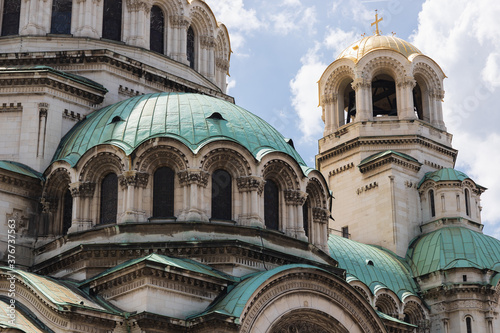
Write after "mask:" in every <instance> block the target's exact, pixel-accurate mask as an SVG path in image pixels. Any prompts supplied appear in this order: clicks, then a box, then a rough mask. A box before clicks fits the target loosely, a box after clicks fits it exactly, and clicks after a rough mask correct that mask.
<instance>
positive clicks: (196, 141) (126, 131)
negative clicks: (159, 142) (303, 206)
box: [53, 93, 307, 170]
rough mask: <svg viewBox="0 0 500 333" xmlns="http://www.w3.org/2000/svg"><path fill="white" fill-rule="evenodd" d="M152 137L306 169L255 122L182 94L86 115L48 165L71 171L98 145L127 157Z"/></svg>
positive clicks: (228, 106) (213, 101) (233, 109)
mask: <svg viewBox="0 0 500 333" xmlns="http://www.w3.org/2000/svg"><path fill="white" fill-rule="evenodd" d="M155 137H169V138H174V139H177V140H179V141H180V142H182V143H184V144H185V145H186V146H187V147H189V148H190V149H191V150H192V151H193V152H194V153H196V152H197V151H198V150H199V149H200V148H201V147H203V146H204V145H206V144H207V143H209V142H213V141H218V140H229V141H233V142H237V143H239V144H240V145H242V146H243V147H245V148H246V149H248V151H250V153H252V155H253V156H254V157H255V158H256V159H258V160H260V159H261V158H262V156H263V155H265V154H267V153H269V152H273V151H278V152H283V153H285V154H288V155H290V156H291V157H293V158H294V159H295V160H296V161H297V162H298V163H299V165H301V167H302V169H303V170H306V169H307V168H306V165H305V163H304V161H303V160H302V158H301V157H300V156H299V154H298V153H297V151H296V150H295V149H294V148H293V147H292V146H291V144H289V143H287V141H286V140H285V138H284V137H283V136H282V135H281V134H280V133H279V132H278V131H277V130H276V129H275V128H273V127H272V126H271V125H269V124H268V123H267V122H265V121H264V120H262V119H261V118H259V117H257V116H256V115H254V114H252V113H250V112H248V111H247V110H245V109H243V108H241V107H239V106H236V105H234V104H232V103H229V102H226V101H223V100H220V99H217V98H214V97H209V96H205V95H199V94H183V93H156V94H147V95H142V96H136V97H133V98H130V99H127V100H125V101H122V102H119V103H116V104H113V105H110V106H107V107H105V108H103V109H101V110H99V111H96V112H94V113H92V114H91V115H89V116H88V117H87V118H86V119H85V120H84V121H82V122H80V123H78V124H77V125H76V126H75V127H74V128H73V129H72V130H71V131H70V132H68V134H66V136H65V137H64V138H63V139H62V140H61V143H60V145H59V147H58V149H57V151H56V153H55V155H54V158H53V161H58V160H64V161H67V162H68V163H70V164H71V166H75V165H76V163H77V162H78V160H79V159H80V158H81V157H82V156H83V154H85V152H87V151H88V150H89V149H90V148H92V147H95V146H97V145H101V144H110V145H114V146H116V147H119V148H120V149H122V150H123V151H124V152H125V153H126V154H127V155H129V154H130V153H132V152H133V151H134V150H135V149H136V148H137V147H138V146H139V145H140V144H141V143H143V142H145V141H147V140H149V139H151V138H155Z"/></svg>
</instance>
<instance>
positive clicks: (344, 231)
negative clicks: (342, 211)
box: [342, 227, 349, 238]
mask: <svg viewBox="0 0 500 333" xmlns="http://www.w3.org/2000/svg"><path fill="white" fill-rule="evenodd" d="M342 237H344V238H349V227H342Z"/></svg>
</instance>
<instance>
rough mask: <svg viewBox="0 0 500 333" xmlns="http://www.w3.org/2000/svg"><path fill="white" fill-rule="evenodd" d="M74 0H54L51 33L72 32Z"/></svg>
mask: <svg viewBox="0 0 500 333" xmlns="http://www.w3.org/2000/svg"><path fill="white" fill-rule="evenodd" d="M72 4H73V1H72V0H53V2H52V21H51V25H50V33H51V34H67V35H69V34H71V7H72Z"/></svg>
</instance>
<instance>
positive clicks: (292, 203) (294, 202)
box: [284, 190, 307, 241]
mask: <svg viewBox="0 0 500 333" xmlns="http://www.w3.org/2000/svg"><path fill="white" fill-rule="evenodd" d="M306 199H307V193H305V192H302V191H299V190H285V203H286V205H287V209H288V221H284V222H285V223H284V224H285V225H284V229H285V233H286V234H287V235H288V236H290V237H294V238H297V239H300V240H304V241H307V236H306V233H305V231H304V218H303V216H302V205H304V203H305V202H306Z"/></svg>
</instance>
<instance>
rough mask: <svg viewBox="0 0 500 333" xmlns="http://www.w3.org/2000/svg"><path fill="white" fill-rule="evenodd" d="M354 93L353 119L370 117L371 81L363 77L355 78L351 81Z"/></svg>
mask: <svg viewBox="0 0 500 333" xmlns="http://www.w3.org/2000/svg"><path fill="white" fill-rule="evenodd" d="M351 86H352V89H354V91H355V94H356V119H355V121H368V120H371V119H372V114H373V110H372V105H371V103H372V98H371V83H370V82H368V81H366V80H365V79H363V78H358V79H355V80H354V81H353V82H352V83H351Z"/></svg>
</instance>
